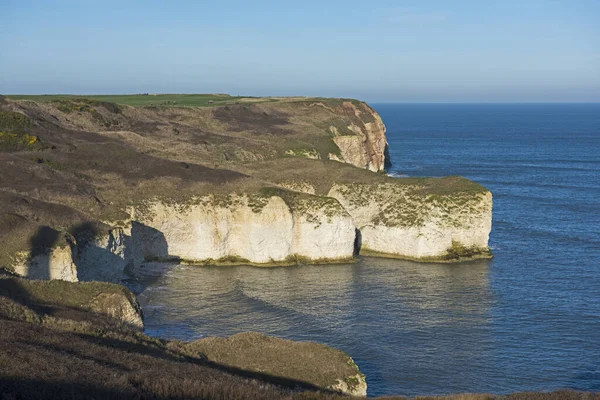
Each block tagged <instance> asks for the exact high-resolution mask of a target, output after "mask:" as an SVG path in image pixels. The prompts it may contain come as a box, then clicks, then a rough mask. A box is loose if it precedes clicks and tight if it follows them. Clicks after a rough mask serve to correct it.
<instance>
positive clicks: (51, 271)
mask: <svg viewBox="0 0 600 400" xmlns="http://www.w3.org/2000/svg"><path fill="white" fill-rule="evenodd" d="M58 234H59V235H61V239H60V240H58V243H55V244H54V243H53V244H52V245H48V246H40V247H34V248H33V249H31V250H30V251H20V252H17V253H16V255H15V256H14V257H13V264H12V270H13V272H14V273H16V274H17V275H20V276H22V277H26V278H30V279H60V280H64V281H69V282H78V281H103V282H113V283H118V282H120V281H121V278H122V275H123V269H124V268H125V265H126V250H125V236H124V234H123V230H122V229H119V228H115V229H111V230H109V231H107V232H95V231H93V230H88V229H87V228H86V229H82V230H81V232H78V233H77V237H74V236H73V235H71V234H68V233H58Z"/></svg>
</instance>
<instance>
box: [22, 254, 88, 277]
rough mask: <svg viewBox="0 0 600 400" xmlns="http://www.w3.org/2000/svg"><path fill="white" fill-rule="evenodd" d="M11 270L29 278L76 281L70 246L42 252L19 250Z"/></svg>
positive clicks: (75, 270) (75, 268)
mask: <svg viewBox="0 0 600 400" xmlns="http://www.w3.org/2000/svg"><path fill="white" fill-rule="evenodd" d="M13 262H14V263H13V265H12V267H13V272H14V273H16V274H18V275H20V276H24V277H28V278H31V279H60V280H63V281H69V282H77V281H78V280H79V279H78V278H77V267H76V266H75V263H74V262H73V253H72V251H71V247H70V246H64V247H54V248H52V249H48V250H47V251H43V252H19V253H17V254H16V255H15V257H14V261H13Z"/></svg>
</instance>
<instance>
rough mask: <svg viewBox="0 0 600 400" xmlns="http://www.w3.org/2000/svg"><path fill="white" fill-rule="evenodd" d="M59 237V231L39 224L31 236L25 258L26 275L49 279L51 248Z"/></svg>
mask: <svg viewBox="0 0 600 400" xmlns="http://www.w3.org/2000/svg"><path fill="white" fill-rule="evenodd" d="M59 239H60V232H59V231H57V230H55V229H52V228H50V227H49V226H41V227H40V228H39V229H38V230H37V232H36V233H35V234H34V235H33V236H32V237H31V239H30V241H29V244H30V249H31V252H30V254H29V258H28V259H27V265H26V271H25V273H26V275H27V277H29V278H31V279H50V276H51V271H50V268H51V265H50V262H51V256H52V248H53V247H54V245H55V244H56V243H58V240H59Z"/></svg>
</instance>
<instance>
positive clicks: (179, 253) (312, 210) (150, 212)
mask: <svg viewBox="0 0 600 400" xmlns="http://www.w3.org/2000/svg"><path fill="white" fill-rule="evenodd" d="M278 192H279V193H280V195H269V194H265V195H241V196H240V195H226V196H207V197H202V198H197V199H193V200H191V201H190V202H189V203H188V204H167V203H164V202H160V201H155V202H149V203H148V204H146V205H145V206H144V208H143V210H142V209H140V208H138V209H133V210H132V217H133V219H134V220H135V221H136V222H135V224H136V225H135V227H134V229H133V230H132V239H131V240H132V244H133V247H134V248H135V249H136V250H134V251H133V252H134V253H137V254H138V256H137V258H138V259H139V257H140V254H142V255H143V258H144V259H164V258H165V257H177V258H179V259H182V260H187V261H192V262H213V263H240V262H241V263H257V264H269V263H279V264H281V263H286V262H287V263H290V262H293V263H295V262H296V260H297V259H301V260H305V261H309V262H310V261H338V260H348V259H350V258H352V256H353V254H354V240H355V231H354V224H353V222H352V219H351V217H350V215H348V213H347V212H346V211H345V210H344V209H343V208H342V207H341V205H340V204H339V203H338V201H337V200H335V199H331V198H324V197H318V196H311V195H306V194H300V193H294V192H289V191H284V190H279V191H278Z"/></svg>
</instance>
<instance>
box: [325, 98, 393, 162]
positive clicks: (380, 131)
mask: <svg viewBox="0 0 600 400" xmlns="http://www.w3.org/2000/svg"><path fill="white" fill-rule="evenodd" d="M344 107H345V108H348V109H350V110H351V112H353V113H354V115H355V116H356V117H357V119H358V121H357V124H354V123H351V124H350V125H349V126H348V129H349V130H350V131H351V132H353V133H354V135H339V131H338V130H337V129H332V131H333V132H334V134H336V133H337V135H336V136H335V137H334V138H333V140H334V142H335V144H336V145H337V146H338V147H339V149H340V152H341V154H342V158H343V160H344V161H345V162H347V163H349V164H352V165H354V166H356V167H359V168H365V169H368V170H369V171H373V172H383V171H385V167H386V163H387V162H389V160H386V147H387V139H386V137H385V125H384V124H383V121H382V120H381V117H380V116H379V114H377V112H375V111H374V110H373V109H371V108H370V107H369V106H367V105H366V104H364V103H360V104H359V105H358V106H357V105H355V104H353V103H351V102H345V103H344ZM366 121H369V122H366ZM330 159H334V160H337V157H335V156H334V157H331V156H330Z"/></svg>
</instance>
